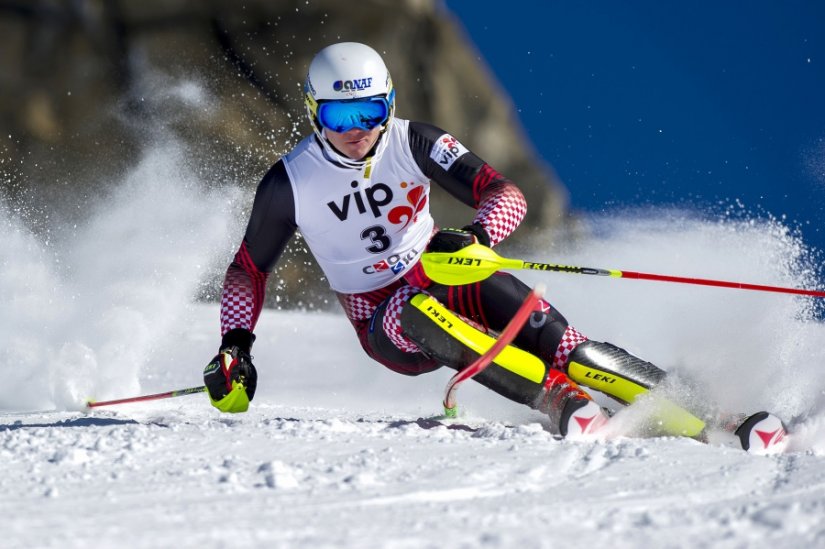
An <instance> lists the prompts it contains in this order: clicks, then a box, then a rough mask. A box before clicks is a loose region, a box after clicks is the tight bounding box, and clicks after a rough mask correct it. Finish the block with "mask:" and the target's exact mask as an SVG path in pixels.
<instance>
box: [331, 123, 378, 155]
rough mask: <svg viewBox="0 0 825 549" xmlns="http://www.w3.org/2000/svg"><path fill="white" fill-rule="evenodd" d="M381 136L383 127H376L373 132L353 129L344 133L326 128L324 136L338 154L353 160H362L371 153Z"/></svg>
mask: <svg viewBox="0 0 825 549" xmlns="http://www.w3.org/2000/svg"><path fill="white" fill-rule="evenodd" d="M380 134H381V127H380V126H376V127H374V128H373V129H371V130H362V129H361V128H353V129H351V130H348V131H345V132H344V133H337V132H334V131H332V130H330V129H329V128H324V135H325V136H326V138H327V139H329V142H330V143H331V144H332V146H333V147H335V148H336V150H338V152H340V153H342V154H344V155H345V156H346V157H348V158H351V159H352V160H361V159H362V158H364V157H365V156H367V153H368V152H370V150H371V149H372V147H373V146H374V145H375V142H376V141H378V136H379V135H380Z"/></svg>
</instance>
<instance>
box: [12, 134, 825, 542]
mask: <svg viewBox="0 0 825 549" xmlns="http://www.w3.org/2000/svg"><path fill="white" fill-rule="evenodd" d="M180 165H181V162H180V156H179V151H176V150H175V148H174V147H162V148H158V149H155V150H151V151H149V152H147V154H146V156H145V158H144V159H143V160H142V161H141V162H140V163H139V165H138V167H137V168H136V169H135V171H134V172H133V173H131V174H130V175H129V177H127V178H126V179H125V181H124V185H123V186H122V188H119V189H115V191H114V192H113V193H112V195H111V196H110V197H107V200H108V201H109V204H108V205H107V207H106V208H101V207H93V208H91V213H90V219H89V220H88V223H87V224H86V225H83V226H80V227H77V228H76V229H75V230H71V231H67V232H60V231H54V232H53V234H59V235H62V238H61V239H56V238H55V237H53V239H52V241H51V242H44V240H43V239H42V238H41V237H38V236H35V235H34V234H33V233H31V232H30V231H29V230H28V229H27V228H26V226H25V224H24V223H22V222H21V221H20V220H18V219H16V218H15V215H14V214H13V213H12V212H13V211H14V209H13V208H6V207H5V205H4V204H2V203H0V211H2V213H3V214H4V215H3V216H2V219H0V223H2V224H3V233H4V238H3V239H2V242H0V307H2V309H3V310H4V311H5V314H4V316H3V317H2V318H0V346H2V348H3V349H4V351H5V352H4V355H3V357H2V358H0V375H2V379H3V380H4V383H3V385H2V386H0V463H1V464H2V475H0V494H2V497H0V529H2V532H3V536H2V543H0V545H2V547H4V548H6V547H9V548H16V547H25V548H31V547H46V548H48V547H60V548H75V547H77V548H80V547H89V546H95V547H153V548H154V547H172V546H174V547H198V548H204V547H284V548H298V549H301V548H307V549H309V548H312V549H318V548H323V547H387V548H422V547H439V548H440V547H444V546H449V547H468V548H469V547H523V548H530V547H557V546H564V545H569V544H573V545H577V546H611V547H640V546H645V547H646V546H650V547H710V546H712V547H731V548H734V547H735V548H739V547H777V546H786V547H787V546H794V547H823V546H825V523H823V521H822V517H823V516H825V381H823V380H822V376H821V370H822V365H823V363H825V350H823V346H822V344H821V343H822V341H823V340H824V339H825V337H824V336H825V325H823V324H822V323H817V322H813V321H811V320H809V315H808V306H809V302H806V301H804V300H800V299H798V298H791V297H788V296H781V295H765V294H758V293H753V292H751V293H747V292H736V291H731V290H718V289H707V288H695V287H683V286H677V285H672V284H671V285H666V284H659V285H657V284H655V283H643V282H638V281H623V280H605V279H600V278H596V277H576V276H567V275H547V274H544V275H541V274H536V273H532V274H525V276H524V279H525V280H527V281H528V282H530V283H534V282H536V281H538V280H539V279H543V280H545V281H547V283H548V287H549V288H550V290H549V292H548V299H550V301H551V302H552V303H553V304H554V305H555V306H556V307H558V308H559V309H560V310H561V311H563V312H564V313H565V315H567V317H568V319H569V320H570V321H571V322H572V323H573V325H575V326H576V327H577V328H579V329H580V330H582V331H583V332H584V333H586V334H587V335H590V336H591V337H593V338H595V339H600V340H607V341H611V342H614V343H616V344H619V345H621V346H625V347H627V348H629V349H630V350H632V351H634V352H636V353H637V354H640V355H641V356H643V357H644V358H646V359H648V360H651V361H653V362H655V363H657V364H660V365H661V366H662V367H664V368H665V369H668V370H671V371H673V372H677V373H678V374H680V375H684V376H685V377H686V378H689V379H693V380H694V381H696V382H697V383H698V384H699V387H700V389H699V390H698V392H699V393H700V394H701V396H699V397H695V398H696V399H697V401H704V400H711V401H713V402H716V403H720V404H721V405H724V406H727V407H728V408H729V409H734V410H742V411H748V412H752V411H756V410H758V409H762V408H765V409H770V410H774V411H776V412H777V413H780V415H782V416H783V417H785V418H788V419H792V420H793V423H794V436H793V438H792V446H791V451H790V452H789V453H787V454H784V455H781V456H774V457H758V456H752V455H748V454H746V453H744V452H742V451H741V450H738V449H733V448H730V447H727V446H725V445H722V444H718V445H713V444H712V445H705V444H700V443H698V442H695V441H692V440H687V439H681V438H654V439H642V438H631V437H625V438H616V439H613V440H608V441H590V442H571V441H564V440H558V439H556V438H554V437H553V436H552V435H550V434H549V433H548V431H547V430H546V424H545V420H544V418H542V417H541V416H540V415H538V414H537V413H535V412H533V411H530V410H528V409H526V408H525V407H522V406H517V405H515V404H513V403H510V402H507V401H504V400H503V399H502V398H500V397H498V396H497V395H494V394H493V393H491V392H489V391H487V390H486V389H484V388H482V387H480V386H478V385H476V384H473V383H468V384H466V386H462V387H461V389H460V390H459V393H458V399H459V405H460V407H461V410H462V416H461V417H460V418H459V420H458V423H456V424H452V425H437V424H435V423H434V422H433V421H431V418H433V416H435V415H436V414H439V413H440V412H441V409H440V402H441V397H442V391H443V388H444V386H445V384H446V382H447V380H448V379H449V377H450V372H449V371H446V370H443V371H438V372H434V373H432V374H428V375H425V376H420V377H417V378H407V377H404V376H399V375H397V374H394V373H392V372H390V371H388V370H386V369H384V368H382V367H381V366H379V365H377V364H374V363H371V362H370V361H369V359H368V358H367V357H366V355H365V354H364V353H363V352H362V351H361V349H360V348H359V347H358V344H357V341H356V339H355V337H354V334H353V332H352V329H351V327H350V326H349V324H348V322H347V321H346V319H345V318H344V317H343V315H342V314H340V313H304V312H277V311H271V310H267V311H264V314H263V315H262V317H261V321H260V323H259V325H258V328H257V330H256V331H257V333H258V341H257V343H256V346H255V349H254V356H255V363H256V365H257V366H258V370H259V375H260V380H259V388H258V394H257V396H256V398H255V401H254V402H253V407H252V409H251V410H250V412H249V413H246V414H242V415H238V416H229V415H220V414H219V413H218V412H217V411H215V410H214V409H212V408H211V407H210V406H209V404H208V402H207V400H206V397H205V395H202V394H201V395H189V396H186V397H180V398H175V399H168V400H161V401H155V402H149V403H140V404H131V405H122V406H117V407H111V408H101V409H96V410H94V411H92V412H88V413H84V412H79V411H72V410H77V409H79V408H80V407H81V404H82V402H83V399H84V398H86V397H87V396H93V397H95V398H97V399H99V400H102V399H110V398H120V397H127V396H132V395H135V394H139V393H155V392H161V391H167V390H171V389H178V388H184V387H191V386H194V385H199V384H201V382H202V380H201V370H202V368H203V366H204V365H205V363H206V362H207V361H208V360H209V359H210V358H211V356H212V355H213V354H214V352H215V351H216V346H217V344H218V308H217V306H216V305H213V304H205V305H204V304H200V305H196V304H193V303H192V299H191V296H192V295H193V294H194V293H195V292H196V289H197V288H198V285H199V283H200V279H201V278H202V277H203V276H204V275H205V274H206V273H208V272H209V269H210V265H214V264H215V263H216V262H217V263H218V264H220V268H221V269H222V268H223V264H222V262H223V261H225V260H226V259H227V258H228V257H231V252H232V250H231V248H232V247H234V246H235V245H236V244H237V239H238V236H237V235H238V233H239V231H240V230H241V229H240V228H239V227H232V226H230V225H229V224H227V223H223V221H216V218H218V217H220V216H216V215H215V212H216V211H222V210H221V208H223V207H226V206H227V198H226V196H225V194H213V193H209V192H205V191H204V190H203V189H201V188H200V187H199V184H198V183H197V181H193V180H194V179H197V178H194V177H193V176H191V175H187V174H186V173H185V169H184V170H183V173H181V170H182V168H180ZM158 181H161V182H165V183H164V184H162V185H161V184H158V183H157V182H158ZM170 181H171V182H177V183H175V184H171V183H168V182H170ZM230 202H231V201H230ZM228 207H229V208H230V209H231V208H237V206H233V205H232V204H229V206H228ZM227 217H228V216H227ZM641 218H645V219H644V220H643V221H640V219H641ZM594 223H595V224H594V226H593V236H592V237H591V238H589V239H587V240H586V241H585V243H584V244H583V245H580V246H578V247H562V246H558V245H556V244H554V243H553V242H552V241H550V240H545V239H542V238H541V237H538V236H537V237H535V238H534V239H533V240H532V241H531V247H532V250H531V251H523V254H522V255H524V256H526V257H532V258H535V259H539V260H547V259H551V260H553V259H557V260H562V261H565V262H568V263H570V264H580V265H587V266H594V267H605V268H618V269H635V270H639V271H649V272H661V273H666V274H677V275H683V276H699V277H708V278H724V279H730V280H742V281H745V282H753V283H764V284H774V285H786V286H815V285H816V279H815V278H814V279H812V278H811V276H810V273H808V274H804V271H805V270H804V269H801V270H800V266H801V267H805V265H806V262H805V257H804V254H803V255H800V254H801V251H800V246H799V243H798V242H797V241H795V240H794V239H793V238H792V237H790V236H789V235H788V234H787V233H786V232H785V231H783V230H782V228H781V226H778V225H776V224H771V223H765V222H753V221H745V222H737V221H726V222H709V221H704V220H701V219H692V218H691V217H690V216H689V215H687V216H685V215H682V214H678V213H677V214H673V213H672V212H663V211H652V212H651V211H649V212H647V215H646V216H641V217H633V216H631V217H624V218H622V217H617V218H603V219H596V220H595V222H594ZM93 237H94V238H93ZM539 250H544V252H543V253H542V254H538V253H536V251H539ZM511 255H517V254H516V252H512V250H511ZM611 258H613V259H611ZM615 258H620V259H621V264H619V263H615V262H614V261H615ZM800 272H802V273H803V274H799V273H800ZM681 396H682V397H684V398H686V399H688V400H689V399H690V398H691V395H690V394H683V395H681ZM51 408H55V409H57V410H58V411H50V412H32V411H29V410H35V409H51ZM420 418H423V420H422V421H419V419H420Z"/></svg>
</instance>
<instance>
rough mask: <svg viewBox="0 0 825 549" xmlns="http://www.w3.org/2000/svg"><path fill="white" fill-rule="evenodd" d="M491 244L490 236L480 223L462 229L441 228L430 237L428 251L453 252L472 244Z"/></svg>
mask: <svg viewBox="0 0 825 549" xmlns="http://www.w3.org/2000/svg"><path fill="white" fill-rule="evenodd" d="M476 243H480V244H483V245H485V246H489V245H490V237H489V236H488V235H487V232H486V231H485V230H484V228H483V227H482V226H481V225H479V224H478V223H473V224H472V225H467V226H466V227H464V228H461V229H441V230H440V231H438V232H437V233H435V235H434V236H433V237H432V238H431V239H430V243H429V244H428V245H427V251H428V252H443V253H452V252H457V251H459V250H461V249H463V248H466V247H467V246H469V245H470V244H476Z"/></svg>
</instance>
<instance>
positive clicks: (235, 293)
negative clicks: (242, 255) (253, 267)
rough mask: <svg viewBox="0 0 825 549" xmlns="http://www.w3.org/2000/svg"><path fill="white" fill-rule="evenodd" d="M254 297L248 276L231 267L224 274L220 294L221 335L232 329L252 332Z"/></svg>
mask: <svg viewBox="0 0 825 549" xmlns="http://www.w3.org/2000/svg"><path fill="white" fill-rule="evenodd" d="M254 310H255V295H254V292H253V290H252V284H251V283H250V280H249V276H248V275H247V274H246V273H245V272H244V271H243V270H241V269H237V268H236V269H233V268H232V267H230V268H229V270H228V271H227V272H226V278H225V279H224V283H223V293H222V294H221V333H222V334H225V333H226V332H228V331H229V330H232V329H234V328H244V329H245V330H249V331H252V328H253V326H252V316H253V312H254Z"/></svg>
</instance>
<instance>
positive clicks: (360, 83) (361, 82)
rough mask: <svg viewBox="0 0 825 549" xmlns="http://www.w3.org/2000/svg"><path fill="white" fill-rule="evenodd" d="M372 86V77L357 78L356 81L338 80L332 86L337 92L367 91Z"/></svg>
mask: <svg viewBox="0 0 825 549" xmlns="http://www.w3.org/2000/svg"><path fill="white" fill-rule="evenodd" d="M370 86H372V77H371V76H370V77H368V78H356V79H354V80H336V81H335V82H334V83H333V84H332V89H333V90H335V91H337V92H349V91H358V90H365V89H367V88H369V87H370Z"/></svg>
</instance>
